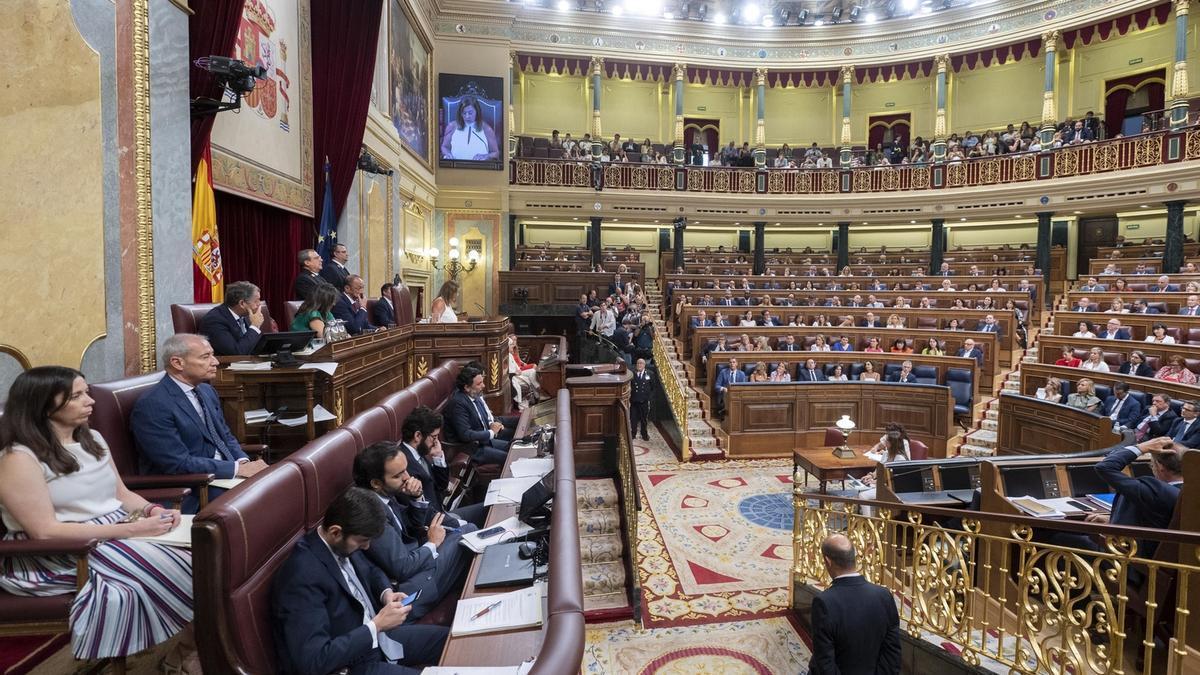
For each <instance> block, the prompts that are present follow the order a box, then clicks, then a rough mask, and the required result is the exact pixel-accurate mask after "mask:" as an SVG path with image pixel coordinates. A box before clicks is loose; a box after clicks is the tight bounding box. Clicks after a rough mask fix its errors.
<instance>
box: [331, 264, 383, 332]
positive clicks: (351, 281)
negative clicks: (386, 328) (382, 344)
mask: <svg viewBox="0 0 1200 675" xmlns="http://www.w3.org/2000/svg"><path fill="white" fill-rule="evenodd" d="M366 287H367V284H366V282H364V281H363V278H362V277H360V276H358V275H357V274H351V275H350V276H348V277H346V283H345V284H344V285H343V286H342V292H341V294H340V295H338V299H337V302H335V303H333V317H334V318H335V319H341V320H342V321H344V322H345V323H346V332H347V333H349V334H351V335H358V334H359V333H362V332H363V331H364V330H375V326H374V325H373V324H372V323H371V319H370V318H369V317H368V316H367V298H366V295H365V294H364V292H365V291H366Z"/></svg>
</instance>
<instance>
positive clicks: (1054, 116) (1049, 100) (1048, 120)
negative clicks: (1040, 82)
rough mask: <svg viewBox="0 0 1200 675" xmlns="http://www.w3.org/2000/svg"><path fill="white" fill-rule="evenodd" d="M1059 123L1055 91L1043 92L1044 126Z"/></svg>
mask: <svg viewBox="0 0 1200 675" xmlns="http://www.w3.org/2000/svg"><path fill="white" fill-rule="evenodd" d="M1055 124H1058V108H1057V106H1056V105H1055V104H1054V92H1052V91H1047V92H1043V93H1042V126H1054V125H1055Z"/></svg>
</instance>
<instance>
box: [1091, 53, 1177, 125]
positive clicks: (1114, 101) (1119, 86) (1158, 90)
mask: <svg viewBox="0 0 1200 675" xmlns="http://www.w3.org/2000/svg"><path fill="white" fill-rule="evenodd" d="M1165 77H1166V70H1165V69H1162V68H1160V69H1157V70H1150V71H1147V72H1144V73H1138V74H1137V75H1130V76H1128V77H1121V78H1117V79H1115V80H1105V82H1104V91H1105V93H1104V128H1105V130H1106V131H1107V132H1108V138H1112V137H1113V136H1116V135H1117V134H1119V133H1121V126H1122V124H1124V122H1125V111H1126V108H1127V107H1128V103H1129V97H1130V96H1132V95H1133V93H1134V92H1135V91H1137V90H1139V89H1142V88H1147V89H1149V92H1148V93H1149V95H1150V109H1151V110H1162V109H1163V106H1164V105H1166V102H1165V96H1166V87H1164V86H1163V81H1164V78H1165ZM1148 80H1155V81H1154V82H1148Z"/></svg>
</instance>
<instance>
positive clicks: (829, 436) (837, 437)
mask: <svg viewBox="0 0 1200 675" xmlns="http://www.w3.org/2000/svg"><path fill="white" fill-rule="evenodd" d="M845 440H846V437H845V436H843V435H842V430H841V429H838V428H837V427H825V446H826V447H829V448H836V447H837V446H839V445H841V444H842V443H844V442H845Z"/></svg>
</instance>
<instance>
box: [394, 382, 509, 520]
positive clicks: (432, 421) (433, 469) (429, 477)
mask: <svg viewBox="0 0 1200 675" xmlns="http://www.w3.org/2000/svg"><path fill="white" fill-rule="evenodd" d="M443 420H444V418H443V417H442V415H441V413H438V412H436V411H434V410H433V409H431V408H427V407H425V406H419V407H417V408H416V409H414V410H413V411H412V412H411V413H409V414H408V417H406V418H404V422H403V423H402V426H401V427H400V439H401V443H400V449H401V450H402V451H403V452H404V453H405V455H406V457H407V459H408V473H409V475H411V476H412V477H413V478H416V479H417V480H419V481H420V482H421V492H420V495H419V496H420V497H421V499H420V500H416V501H417V502H420V501H422V500H424V501H427V502H429V505H430V507H429V508H428V509H427V511H428V513H427V514H426V515H425V520H426V521H428V520H429V519H430V518H431V516H432V514H433V513H442V514H445V515H446V516H447V517H448V519H447V521H446V525H447V527H452V528H459V529H464V531H466V532H471V531H472V530H474V529H476V528H480V527H483V521H484V520H486V519H487V511H488V510H487V507H486V506H484V505H482V504H473V505H470V506H460V507H458V508H457V509H455V510H454V511H453V512H450V511H446V508H445V504H446V501H447V499H446V490H447V489H448V488H449V486H450V471H449V469H448V468H447V467H446V453H445V452H443V451H442V425H443ZM409 501H412V500H409ZM418 506H419V504H418ZM425 524H426V525H427V524H428V522H426V523H425ZM472 524H474V527H472Z"/></svg>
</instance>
